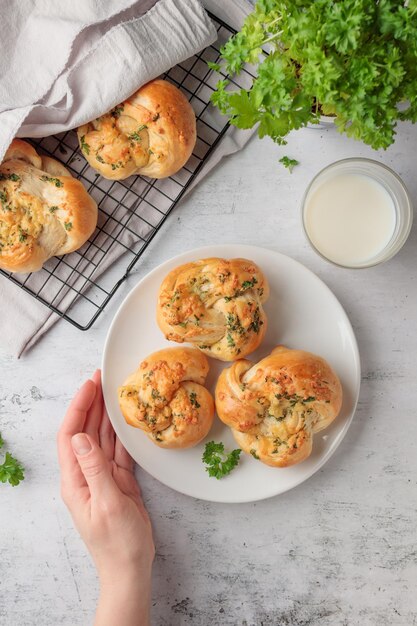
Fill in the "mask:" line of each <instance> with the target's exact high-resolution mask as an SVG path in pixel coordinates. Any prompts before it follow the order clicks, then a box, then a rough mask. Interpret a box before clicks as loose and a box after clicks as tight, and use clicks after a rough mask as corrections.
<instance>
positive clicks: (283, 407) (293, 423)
mask: <svg viewBox="0 0 417 626" xmlns="http://www.w3.org/2000/svg"><path fill="white" fill-rule="evenodd" d="M341 406H342V387H341V384H340V381H339V379H338V377H337V375H336V374H335V372H334V371H333V370H332V368H331V367H330V365H329V364H328V363H327V362H326V361H325V360H324V359H322V358H321V357H319V356H316V355H315V354H311V353H310V352H304V351H302V350H290V349H288V348H285V347H284V346H278V347H277V348H275V349H274V350H273V351H272V352H271V354H270V355H269V356H267V357H266V358H265V359H262V360H261V361H259V363H256V364H253V363H251V362H250V361H246V360H240V361H236V363H233V365H232V366H231V367H229V368H227V369H224V370H223V371H222V373H221V375H220V377H219V380H218V381H217V386H216V409H217V414H218V416H219V417H220V419H221V420H222V421H223V422H224V423H225V424H227V425H228V426H230V428H231V429H232V432H233V435H234V437H235V439H236V441H237V443H238V444H239V446H240V447H241V448H242V450H244V451H245V452H247V453H249V454H252V456H254V457H255V458H258V459H259V460H260V461H262V462H263V463H266V464H267V465H271V466H273V467H288V466H290V465H294V464H295V463H300V462H301V461H303V460H304V459H306V458H307V457H308V456H309V455H310V454H311V450H312V442H313V435H314V434H315V433H317V432H319V431H320V430H323V429H324V428H327V426H329V424H331V422H332V421H333V420H334V419H335V418H336V417H337V415H338V413H339V411H340V408H341Z"/></svg>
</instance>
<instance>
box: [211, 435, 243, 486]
mask: <svg viewBox="0 0 417 626" xmlns="http://www.w3.org/2000/svg"><path fill="white" fill-rule="evenodd" d="M241 452H242V450H241V449H240V448H237V449H236V450H232V452H229V454H227V453H226V452H225V451H224V444H223V443H222V442H219V443H216V442H214V441H209V442H208V443H206V447H205V450H204V454H203V463H205V464H206V465H207V467H206V472H208V475H209V476H211V477H213V478H217V480H219V479H220V478H223V477H224V476H227V474H230V472H231V471H232V470H233V469H234V468H235V467H236V466H237V465H238V464H239V459H240V453H241Z"/></svg>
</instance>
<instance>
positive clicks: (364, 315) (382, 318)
mask: <svg viewBox="0 0 417 626" xmlns="http://www.w3.org/2000/svg"><path fill="white" fill-rule="evenodd" d="M283 154H288V155H289V156H292V157H296V158H298V159H299V160H300V161H301V165H300V166H299V167H297V168H295V170H294V172H293V173H292V174H289V172H288V171H287V170H285V169H284V168H283V167H282V165H280V164H279V163H278V159H279V158H280V157H281V156H282V155H283ZM416 154H417V128H416V127H412V126H403V127H401V129H400V131H399V135H398V139H397V142H396V143H395V145H394V146H392V147H391V148H390V149H389V150H388V151H387V152H386V153H383V154H377V153H373V152H372V151H371V150H370V149H367V148H365V147H364V146H362V145H361V144H358V143H354V142H353V141H350V140H348V139H346V138H345V137H341V136H339V135H338V134H337V132H336V131H335V130H334V129H331V130H326V131H322V130H318V129H304V130H302V131H298V132H297V133H295V134H293V135H291V137H290V141H289V144H288V146H287V147H285V148H282V147H278V146H275V145H274V144H273V143H272V142H270V141H269V140H264V141H260V140H258V139H253V140H252V141H251V142H250V144H249V145H248V146H247V147H246V149H245V150H244V151H242V152H241V153H239V154H237V155H235V156H233V157H231V158H230V159H229V160H228V161H227V162H224V163H223V164H221V166H220V167H218V168H217V169H216V170H215V171H213V172H212V174H211V175H210V176H209V177H208V178H207V179H206V180H205V181H204V182H203V183H202V184H201V185H200V186H199V187H198V188H197V189H196V190H195V191H194V192H193V194H192V195H191V196H190V197H189V198H188V199H187V200H186V201H184V202H183V203H182V204H181V205H180V206H178V207H177V209H176V210H175V211H174V212H173V214H172V215H171V217H170V218H169V220H168V222H167V223H166V225H165V226H164V227H163V229H162V231H161V232H160V233H159V234H158V236H157V237H156V238H155V240H154V241H153V243H152V244H151V246H150V248H149V249H148V251H147V252H146V253H145V256H144V257H143V260H142V261H141V262H140V263H139V265H138V267H137V270H136V271H135V272H134V273H133V274H132V275H131V276H130V278H129V279H128V280H127V282H126V284H125V285H124V286H123V287H122V289H121V290H120V291H119V292H118V293H117V295H116V296H115V298H114V299H113V301H112V302H111V304H110V306H109V307H108V309H107V310H106V311H105V313H104V314H103V315H102V317H101V318H99V320H98V322H97V323H96V324H95V326H94V327H93V328H92V329H91V330H90V331H88V332H86V333H82V332H80V331H78V330H76V329H75V328H73V327H72V326H71V325H70V324H68V323H66V322H65V321H61V322H60V323H58V324H57V325H56V326H55V328H53V330H52V331H51V332H50V333H49V334H48V335H47V336H46V337H45V338H44V339H43V340H42V341H41V342H40V343H39V344H38V345H37V346H36V347H35V348H34V349H33V350H32V351H31V352H30V353H29V354H28V355H27V356H25V357H23V358H22V359H21V360H20V361H17V360H15V359H14V358H12V357H10V356H7V355H5V354H2V356H1V360H0V364H1V379H0V381H1V382H0V411H1V412H0V430H1V432H2V434H3V436H4V438H5V439H6V440H7V444H8V446H9V448H10V450H11V451H13V452H14V454H15V455H16V456H18V458H19V459H21V460H22V462H23V463H24V465H25V466H26V479H25V481H24V482H23V483H22V484H21V485H19V486H18V487H16V488H11V487H9V486H8V485H1V484H0V520H1V522H0V623H1V624H4V625H6V624H7V625H12V626H32V625H35V624H36V625H38V624H41V625H42V626H58V625H65V626H78V625H79V626H82V625H87V624H90V623H91V622H92V616H93V612H94V608H95V602H96V595H97V583H96V576H95V571H94V569H93V566H92V564H91V562H90V559H89V557H88V555H87V553H86V550H85V548H84V545H83V544H82V542H81V540H80V539H79V538H78V536H77V533H76V532H75V530H74V529H73V526H72V523H71V521H70V518H69V514H68V513H67V511H66V509H65V507H64V505H63V504H62V502H61V500H60V495H59V476H58V466H57V459H56V450H55V435H56V431H57V429H58V426H59V424H60V421H61V418H62V415H63V413H64V410H65V407H66V405H67V403H68V401H69V400H70V398H71V397H72V395H73V393H74V391H75V390H76V388H77V387H78V386H79V385H80V383H81V382H82V381H83V380H84V379H85V378H86V376H87V375H89V374H90V373H92V372H93V371H94V369H95V368H96V367H97V366H98V365H99V363H100V360H101V353H102V348H103V342H104V339H105V336H106V332H107V329H108V327H109V324H110V322H111V320H112V317H113V315H114V313H115V311H116V309H117V307H118V306H119V304H120V302H121V301H122V299H123V297H124V296H125V295H126V294H127V292H128V291H129V289H131V288H132V286H133V285H135V284H136V282H137V281H138V280H139V278H140V277H142V276H144V275H145V274H146V273H147V272H148V271H149V270H151V269H152V268H153V267H155V266H156V265H157V264H159V263H160V262H162V261H164V260H165V259H168V258H169V257H171V256H173V255H175V254H178V253H180V252H182V251H184V250H186V249H190V248H193V247H196V246H201V245H208V244H212V243H224V242H231V243H248V244H255V245H259V246H266V247H269V248H272V249H275V250H278V251H280V252H282V253H284V254H287V255H290V256H292V257H293V258H295V259H297V260H298V261H301V262H302V263H304V264H305V265H306V266H307V267H309V268H310V269H312V270H313V271H314V272H316V273H317V275H318V276H319V277H320V278H321V279H322V280H324V282H325V283H327V285H328V286H329V287H330V288H331V289H332V290H333V291H334V293H335V294H336V296H337V297H338V298H339V300H340V302H341V303H342V305H343V306H344V308H345V309H346V311H347V313H348V315H349V317H350V319H351V322H352V324H353V327H354V330H355V333H356V336H357V339H358V343H359V349H360V353H361V359H362V372H363V377H362V388H361V394H360V401H359V406H358V410H357V413H356V416H355V418H354V420H353V423H352V426H351V428H350V430H349V432H348V434H347V436H346V438H345V439H344V441H343V442H342V444H341V446H340V447H339V449H338V450H337V451H336V453H335V454H334V456H333V457H332V458H331V460H330V461H329V462H328V463H327V464H326V465H325V466H324V467H323V468H322V469H321V470H320V471H319V472H318V473H317V474H316V475H315V476H313V477H312V478H311V479H310V480H308V481H307V482H305V483H304V484H302V485H301V486H299V487H298V488H296V489H294V490H293V491H290V492H288V493H286V494H284V495H281V496H278V497H276V498H272V499H270V500H267V501H262V502H258V503H254V504H246V505H233V506H232V505H219V504H211V503H208V502H203V501H197V500H193V499H191V498H189V497H186V496H183V495H181V494H178V493H176V492H174V491H171V490H170V489H168V488H167V487H165V486H164V485H162V484H159V483H158V482H157V481H156V480H154V479H153V478H151V477H150V476H149V475H147V474H145V473H144V472H143V471H141V470H139V471H138V477H139V479H140V483H141V485H142V488H143V492H144V497H145V501H146V504H147V506H148V508H149V511H150V514H151V517H152V521H153V525H154V533H155V541H156V545H157V557H156V561H155V566H154V587H153V603H152V604H153V608H152V613H153V624H154V625H155V626H164V625H166V626H179V625H183V624H184V625H185V624H192V625H193V626H216V625H221V626H229V625H230V626H232V625H240V626H244V625H245V626H255V625H256V626H261V625H263V626H267V625H268V626H269V625H274V626H281V625H282V626H307V625H308V626H316V625H320V626H342V625H343V626H356V625H357V626H375V625H378V626H388V625H390V626H391V625H393V624H395V625H398V626H400V625H401V626H411V625H413V624H417V594H416V591H415V588H416V581H417V556H416V555H417V537H416V522H417V511H416V509H417V493H416V492H417V489H416V482H417V478H416V477H417V419H416V417H417V415H416V406H417V385H416V376H415V372H416V364H417V356H416V355H417V334H416V320H417V290H416V274H417V270H416V268H417V229H416V228H414V230H413V231H412V233H411V236H410V239H409V240H408V243H407V244H406V246H405V248H404V249H403V250H402V251H401V252H400V254H398V256H397V257H395V258H394V259H393V260H391V261H390V262H388V263H386V264H385V265H381V266H379V267H375V268H372V269H368V270H359V271H358V270H357V271H354V270H345V269H339V268H337V267H334V266H332V265H330V264H328V263H326V262H325V261H323V260H322V259H321V258H319V257H318V256H317V255H316V254H315V253H314V252H313V251H312V250H311V248H310V247H309V245H308V244H307V243H306V241H305V239H304V236H303V233H302V230H301V224H300V200H301V197H302V194H303V191H304V189H305V187H306V185H307V183H308V182H309V180H310V179H311V177H312V176H313V175H314V174H315V173H317V172H318V171H319V169H321V168H322V167H323V166H324V165H326V164H328V163H330V162H331V161H334V160H336V159H340V158H343V157H347V156H371V157H374V158H377V159H379V160H381V161H383V162H385V163H386V164H388V165H390V166H391V167H393V168H394V169H395V170H396V171H397V172H398V173H399V174H400V175H401V176H402V177H403V179H404V180H405V182H406V183H407V185H408V186H409V189H410V191H411V194H412V197H413V199H414V202H415V203H416V204H417V165H416ZM115 626H117V625H115Z"/></svg>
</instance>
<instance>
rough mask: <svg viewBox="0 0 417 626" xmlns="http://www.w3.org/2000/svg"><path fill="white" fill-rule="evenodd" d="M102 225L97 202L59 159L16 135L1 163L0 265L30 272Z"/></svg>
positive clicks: (77, 243)
mask: <svg viewBox="0 0 417 626" xmlns="http://www.w3.org/2000/svg"><path fill="white" fill-rule="evenodd" d="M96 224H97V204H96V203H95V201H94V200H93V198H92V197H91V196H90V195H89V194H88V193H87V191H86V189H85V188H84V186H83V185H82V183H81V182H80V181H79V180H77V179H75V178H73V177H72V176H71V174H70V173H69V172H68V170H67V169H66V168H65V167H64V166H63V165H62V164H61V163H60V162H59V161H56V160H55V159H52V158H50V157H46V156H41V155H39V154H38V153H37V152H36V150H35V148H33V146H31V145H30V144H29V143H27V142H26V141H23V140H22V139H14V140H13V142H12V143H11V145H10V147H9V149H8V150H7V152H6V154H5V157H4V159H3V162H2V164H1V165H0V268H1V269H3V270H6V271H9V272H17V273H28V272H36V271H37V270H40V269H41V267H42V265H43V264H44V263H45V262H46V261H47V260H48V259H49V258H50V257H52V256H55V255H61V254H68V253H70V252H74V250H77V249H78V248H80V247H81V246H82V245H83V244H84V243H85V242H86V241H87V239H88V238H89V237H90V235H92V233H93V232H94V229H95V227H96Z"/></svg>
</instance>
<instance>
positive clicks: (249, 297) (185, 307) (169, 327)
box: [157, 258, 269, 361]
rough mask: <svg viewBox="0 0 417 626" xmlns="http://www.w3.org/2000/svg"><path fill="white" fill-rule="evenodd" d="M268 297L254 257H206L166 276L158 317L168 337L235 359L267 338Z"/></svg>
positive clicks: (252, 349) (212, 355)
mask: <svg viewBox="0 0 417 626" xmlns="http://www.w3.org/2000/svg"><path fill="white" fill-rule="evenodd" d="M268 296H269V287H268V282H267V280H266V277H265V276H264V274H263V272H262V271H261V270H260V268H259V267H258V266H257V265H256V264H255V263H253V261H249V260H247V259H230V260H228V259H219V258H210V259H201V260H199V261H193V262H191V263H186V264H185V265H181V266H179V267H176V268H175V269H173V270H172V271H171V272H170V273H169V274H168V276H167V277H166V278H165V279H164V281H163V283H162V285H161V287H160V290H159V296H158V305H157V321H158V324H159V327H160V329H161V330H162V332H163V333H164V335H165V337H166V338H167V339H170V340H171V341H177V342H178V343H182V342H184V341H186V342H189V343H192V344H193V345H194V346H196V347H197V348H199V349H200V350H202V351H203V352H205V354H208V355H210V356H211V357H214V358H215V359H219V360H221V361H233V360H235V359H239V358H241V357H243V356H245V355H247V354H249V353H250V352H253V351H254V350H256V348H257V347H258V346H259V345H260V343H261V342H262V339H263V337H264V335H265V332H266V315H265V313H264V310H263V308H262V304H263V303H264V302H265V301H266V300H267V298H268Z"/></svg>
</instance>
